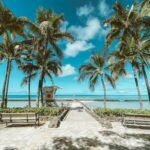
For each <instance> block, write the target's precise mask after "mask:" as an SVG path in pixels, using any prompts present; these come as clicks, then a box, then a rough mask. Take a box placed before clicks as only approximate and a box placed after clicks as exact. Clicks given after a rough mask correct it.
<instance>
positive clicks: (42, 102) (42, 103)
mask: <svg viewBox="0 0 150 150" xmlns="http://www.w3.org/2000/svg"><path fill="white" fill-rule="evenodd" d="M43 78H44V77H43V73H42V77H41V105H42V106H44V101H43Z"/></svg>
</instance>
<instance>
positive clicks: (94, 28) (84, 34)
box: [69, 17, 101, 40]
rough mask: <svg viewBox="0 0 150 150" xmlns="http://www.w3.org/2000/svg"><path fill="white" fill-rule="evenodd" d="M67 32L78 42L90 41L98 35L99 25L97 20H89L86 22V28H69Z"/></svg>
mask: <svg viewBox="0 0 150 150" xmlns="http://www.w3.org/2000/svg"><path fill="white" fill-rule="evenodd" d="M69 30H70V31H71V32H72V33H73V34H74V35H75V37H76V38H77V39H78V40H91V39H93V38H94V37H95V36H96V35H98V34H100V30H101V24H100V21H99V19H98V18H96V17H95V18H90V19H88V20H87V22H86V26H84V27H82V26H71V27H70V28H69Z"/></svg>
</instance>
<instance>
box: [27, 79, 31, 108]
mask: <svg viewBox="0 0 150 150" xmlns="http://www.w3.org/2000/svg"><path fill="white" fill-rule="evenodd" d="M30 84H31V78H30V76H29V81H28V107H31V97H30Z"/></svg>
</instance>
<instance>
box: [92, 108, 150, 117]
mask: <svg viewBox="0 0 150 150" xmlns="http://www.w3.org/2000/svg"><path fill="white" fill-rule="evenodd" d="M94 112H95V113H96V114H97V115H98V116H100V117H105V116H115V117H121V116H123V115H125V114H129V113H130V114H134V115H135V114H137V115H138V114H143V115H150V110H138V109H109V108H107V109H104V108H96V109H94Z"/></svg>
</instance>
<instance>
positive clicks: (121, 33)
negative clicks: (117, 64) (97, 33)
mask: <svg viewBox="0 0 150 150" xmlns="http://www.w3.org/2000/svg"><path fill="white" fill-rule="evenodd" d="M146 4H148V1H143V3H142V4H141V6H140V7H139V5H138V3H137V2H135V3H134V4H133V5H132V6H131V8H130V10H128V8H125V7H124V6H123V5H122V4H121V3H119V2H117V3H116V4H115V5H114V7H113V9H114V11H115V15H114V16H112V17H110V18H109V19H108V20H106V21H105V22H104V24H105V25H110V27H111V30H110V31H109V33H108V34H107V37H106V44H107V46H109V45H110V44H111V43H112V41H114V40H115V39H117V40H118V43H119V42H121V43H122V42H123V41H125V40H124V39H125V38H128V37H130V38H134V43H135V44H134V45H135V46H134V48H136V49H135V50H134V52H133V51H132V52H130V49H126V50H127V51H128V54H127V53H125V55H128V56H129V55H131V56H133V55H137V53H139V52H140V53H141V51H139V49H141V48H140V45H141V43H142V42H141V39H142V38H143V37H144V38H147V39H148V37H149V35H150V34H149V29H150V24H149V22H150V18H149V17H145V16H149V15H148V14H146V13H144V12H145V10H147V7H145V6H146ZM141 36H142V38H141ZM132 41H133V40H132ZM128 43H129V42H128ZM145 43H146V42H144V44H145ZM126 44H127V42H126ZM137 45H138V46H137ZM128 47H130V46H128ZM132 49H133V47H132ZM141 50H142V51H143V50H145V49H143V48H142V49H141ZM146 50H147V49H146ZM122 53H123V52H122ZM144 57H145V55H144V56H143V57H142V59H143V58H144ZM142 68H143V73H144V79H145V82H146V87H147V91H148V94H149V93H150V88H149V83H148V79H147V75H146V72H145V63H144V64H143V67H142ZM149 99H150V98H149Z"/></svg>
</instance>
